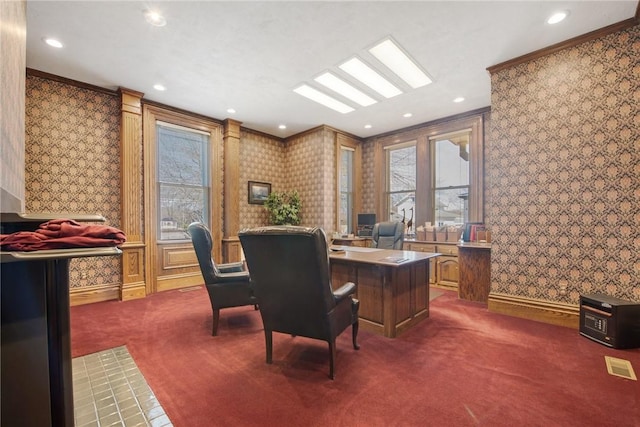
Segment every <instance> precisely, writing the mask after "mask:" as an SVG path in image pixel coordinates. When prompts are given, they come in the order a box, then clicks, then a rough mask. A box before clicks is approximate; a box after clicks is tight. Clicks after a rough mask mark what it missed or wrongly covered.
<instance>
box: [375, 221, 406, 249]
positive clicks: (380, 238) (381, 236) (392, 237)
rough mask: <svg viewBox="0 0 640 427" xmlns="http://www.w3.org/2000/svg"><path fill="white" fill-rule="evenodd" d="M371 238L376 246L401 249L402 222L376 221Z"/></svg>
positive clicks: (402, 236)
mask: <svg viewBox="0 0 640 427" xmlns="http://www.w3.org/2000/svg"><path fill="white" fill-rule="evenodd" d="M371 238H372V239H373V245H374V246H375V247H376V248H380V249H400V250H401V249H402V244H403V243H404V224H403V223H401V222H395V221H387V222H378V223H377V224H375V225H374V226H373V233H372V235H371Z"/></svg>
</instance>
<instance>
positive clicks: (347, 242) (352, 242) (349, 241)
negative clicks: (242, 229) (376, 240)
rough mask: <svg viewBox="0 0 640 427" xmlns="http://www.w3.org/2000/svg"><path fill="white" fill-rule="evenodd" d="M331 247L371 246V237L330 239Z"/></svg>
mask: <svg viewBox="0 0 640 427" xmlns="http://www.w3.org/2000/svg"><path fill="white" fill-rule="evenodd" d="M331 244H332V245H336V246H360V247H363V248H366V247H369V246H371V237H339V238H334V239H332V243H331Z"/></svg>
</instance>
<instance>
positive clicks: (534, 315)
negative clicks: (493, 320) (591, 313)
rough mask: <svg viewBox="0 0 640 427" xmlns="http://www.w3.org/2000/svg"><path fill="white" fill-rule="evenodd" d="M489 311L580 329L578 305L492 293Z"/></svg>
mask: <svg viewBox="0 0 640 427" xmlns="http://www.w3.org/2000/svg"><path fill="white" fill-rule="evenodd" d="M488 309H489V311H492V312H494V313H501V314H506V315H509V316H515V317H521V318H524V319H530V320H536V321H538V322H543V323H550V324H552V325H559V326H566V327H569V328H574V329H578V327H579V324H580V308H579V307H578V306H577V305H570V304H562V303H556V302H550V301H543V300H537V299H531V298H523V297H518V296H513V295H505V294H498V293H490V294H489V303H488Z"/></svg>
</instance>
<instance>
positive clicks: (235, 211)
mask: <svg viewBox="0 0 640 427" xmlns="http://www.w3.org/2000/svg"><path fill="white" fill-rule="evenodd" d="M223 144H224V154H223V155H224V159H223V163H224V220H223V224H224V227H223V237H229V236H235V235H236V234H238V230H239V228H240V122H239V121H236V120H231V119H227V120H225V121H224V136H223ZM224 262H228V261H227V260H226V258H225V260H224Z"/></svg>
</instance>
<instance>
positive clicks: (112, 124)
mask: <svg viewBox="0 0 640 427" xmlns="http://www.w3.org/2000/svg"><path fill="white" fill-rule="evenodd" d="M25 120H26V144H25V194H26V211H27V212H30V213H35V212H58V213H61V212H68V213H89V214H101V215H102V216H104V217H105V218H106V219H107V222H106V223H105V224H106V225H111V226H114V227H119V226H120V101H119V99H118V97H117V96H112V95H108V94H104V93H98V92H95V91H92V90H88V89H84V88H79V87H76V86H71V85H67V84H64V83H59V82H56V81H52V80H47V79H42V78H39V77H34V76H27V80H26V114H25ZM120 262H121V260H120V258H119V257H99V258H79V259H74V260H72V261H71V267H70V271H69V274H70V286H71V287H72V288H78V287H84V286H90V285H103V284H120V283H121V282H122V280H121V277H120V271H121V267H120ZM85 275H86V276H85Z"/></svg>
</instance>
